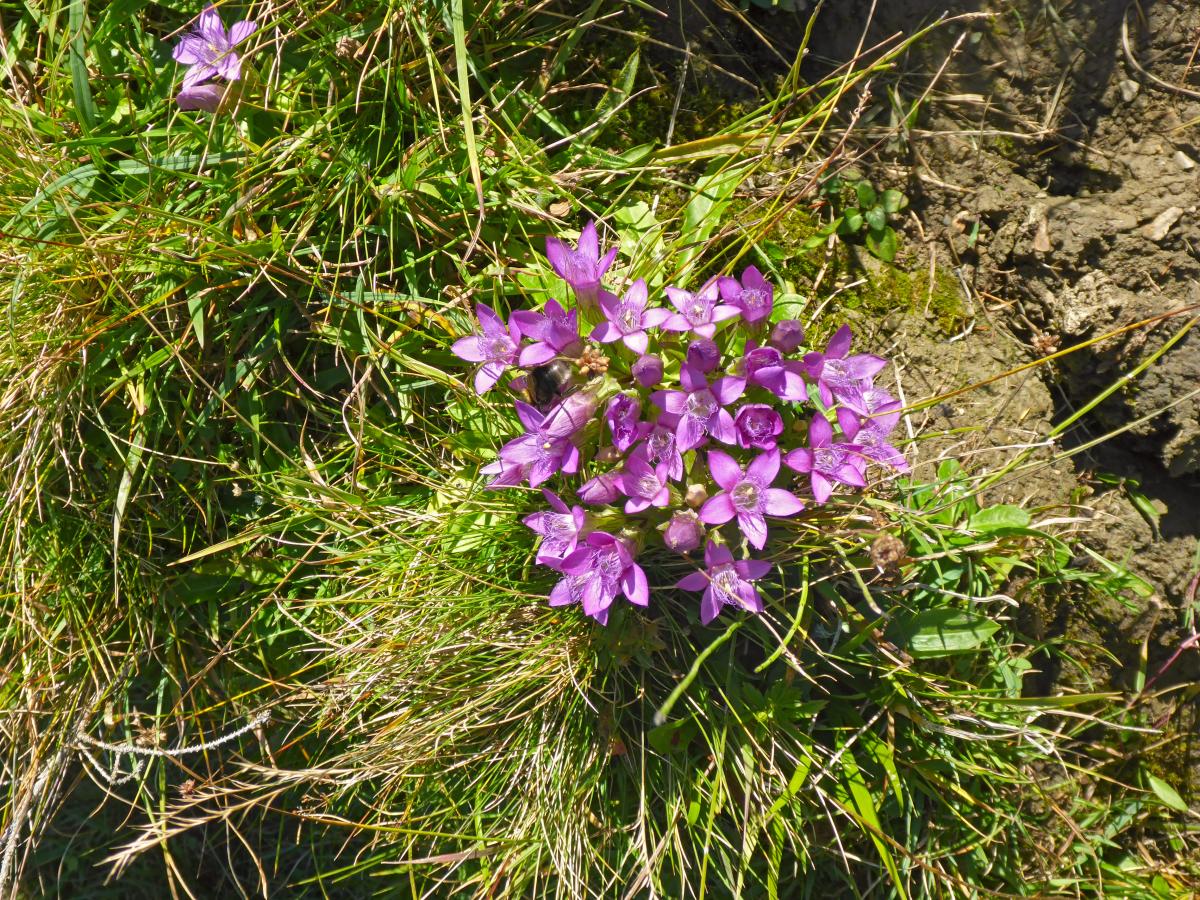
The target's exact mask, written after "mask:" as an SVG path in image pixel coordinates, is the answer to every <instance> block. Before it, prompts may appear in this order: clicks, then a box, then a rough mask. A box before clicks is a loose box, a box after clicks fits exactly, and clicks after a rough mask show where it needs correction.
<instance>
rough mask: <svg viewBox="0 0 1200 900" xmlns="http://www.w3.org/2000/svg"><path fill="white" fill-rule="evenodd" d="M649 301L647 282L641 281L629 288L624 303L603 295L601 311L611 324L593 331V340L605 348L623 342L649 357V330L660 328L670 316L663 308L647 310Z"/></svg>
mask: <svg viewBox="0 0 1200 900" xmlns="http://www.w3.org/2000/svg"><path fill="white" fill-rule="evenodd" d="M648 300H649V294H648V293H647V291H646V282H645V281H644V280H642V279H641V278H639V279H638V280H637V281H635V282H634V283H633V284H631V285H630V286H629V290H627V291H626V292H625V296H624V297H622V298H621V299H620V300H618V299H617V298H616V297H614V296H613V295H612V294H610V293H608V291H601V292H600V311H601V312H603V313H604V318H605V319H606V320H607V321H604V322H601V323H600V324H599V325H597V326H596V327H595V329H593V331H592V340H594V341H599V342H600V343H602V344H609V343H612V342H613V341H616V340H620V341H622V342H623V343H624V344H625V346H626V347H628V348H629V349H630V350H632V351H633V352H634V353H639V354H641V353H645V352H646V348H647V347H649V346H650V338H649V336H648V335H647V334H646V329H647V328H657V327H658V326H659V325H661V324H662V323H663V322H664V321H666V319H667V316H668V315H670V314H669V313H668V312H667V311H666V310H665V309H663V308H661V307H657V308H655V309H646V303H647V301H648Z"/></svg>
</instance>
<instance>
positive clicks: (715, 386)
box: [650, 363, 746, 452]
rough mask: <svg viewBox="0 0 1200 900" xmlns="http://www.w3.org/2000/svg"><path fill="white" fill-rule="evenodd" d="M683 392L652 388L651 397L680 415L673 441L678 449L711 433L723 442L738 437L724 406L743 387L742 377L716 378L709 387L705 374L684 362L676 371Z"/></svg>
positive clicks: (663, 406)
mask: <svg viewBox="0 0 1200 900" xmlns="http://www.w3.org/2000/svg"><path fill="white" fill-rule="evenodd" d="M679 381H680V383H681V384H682V385H683V390H682V391H655V392H654V393H653V394H651V395H650V399H651V400H653V401H654V403H655V404H656V405H657V406H658V407H659V408H660V409H663V410H665V411H666V412H668V413H670V414H671V415H673V416H678V417H679V424H678V425H676V426H675V442H676V446H677V447H678V448H679V450H680V452H683V451H685V450H691V449H692V448H694V447H699V446H700V445H701V444H702V443H703V442H704V436H705V435H706V434H710V435H712V436H713V437H715V438H716V439H717V440H718V441H720V442H721V443H723V444H732V443H735V442H736V440H737V435H736V434H735V432H734V430H733V417H732V416H731V415H729V412H728V411H727V410H725V409H724V408H723V407H725V406H727V405H729V404H730V403H732V402H733V401H734V400H736V399H737V398H738V397H740V396H742V391H744V390H745V389H746V382H745V381H744V380H743V379H741V378H733V377H726V378H718V379H717V380H716V381H714V382H713V383H712V385H711V386H710V385H709V383H708V380H707V379H706V378H705V377H704V375H703V374H702V373H701V372H700V371H699V370H697V369H695V368H693V367H692V366H689V365H687V364H686V363H685V364H684V366H683V367H682V369H681V370H680V373H679Z"/></svg>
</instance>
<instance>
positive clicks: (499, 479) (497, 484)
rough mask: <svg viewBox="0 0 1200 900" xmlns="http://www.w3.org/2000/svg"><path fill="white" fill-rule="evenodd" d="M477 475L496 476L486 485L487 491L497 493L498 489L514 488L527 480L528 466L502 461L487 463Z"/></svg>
mask: <svg viewBox="0 0 1200 900" xmlns="http://www.w3.org/2000/svg"><path fill="white" fill-rule="evenodd" d="M479 473H480V474H481V475H495V476H496V477H495V478H493V479H492V480H491V481H489V482H488V483H487V485H486V487H487V489H488V490H489V491H498V490H500V488H506V487H516V486H517V485H518V484H522V483H524V482H525V481H528V480H529V466H527V465H521V464H520V463H512V462H508V461H507V460H503V459H498V460H496V461H495V462H493V463H488V464H487V465H486V466H484V467H483V468H481V469H480V470H479Z"/></svg>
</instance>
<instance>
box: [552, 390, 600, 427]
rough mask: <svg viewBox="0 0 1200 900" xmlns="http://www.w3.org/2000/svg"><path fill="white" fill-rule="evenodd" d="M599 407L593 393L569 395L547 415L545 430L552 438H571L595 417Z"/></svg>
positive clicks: (578, 392) (579, 392)
mask: <svg viewBox="0 0 1200 900" xmlns="http://www.w3.org/2000/svg"><path fill="white" fill-rule="evenodd" d="M598 405H599V401H598V400H597V399H596V395H595V394H594V393H592V392H591V391H576V392H575V393H573V394H567V396H565V397H563V398H562V400H560V401H559V402H558V405H556V406H555V407H554V408H553V409H552V410H550V412H549V413H547V414H546V420H545V422H544V423H543V428H544V429H545V430H546V433H547V434H549V435H550V436H552V437H556V438H560V437H571V436H572V435H574V434H575V433H576V432H578V431H579V430H580V429H581V428H583V426H585V425H587V424H588V422H590V421H591V420H592V419H593V418H594V417H595V415H596V407H597V406H598Z"/></svg>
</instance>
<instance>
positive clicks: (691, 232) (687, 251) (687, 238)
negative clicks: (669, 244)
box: [679, 161, 747, 274]
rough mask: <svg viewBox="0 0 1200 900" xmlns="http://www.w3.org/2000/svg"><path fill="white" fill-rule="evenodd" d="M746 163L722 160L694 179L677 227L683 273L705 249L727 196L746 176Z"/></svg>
mask: <svg viewBox="0 0 1200 900" xmlns="http://www.w3.org/2000/svg"><path fill="white" fill-rule="evenodd" d="M746 169H747V167H746V166H745V165H740V166H730V165H728V164H727V163H726V162H724V161H721V162H719V163H716V164H714V165H712V166H710V167H709V171H708V172H707V173H706V174H705V175H703V176H702V177H701V178H700V180H699V181H697V182H696V187H695V190H694V191H693V192H692V198H691V199H690V200H688V202H687V206H685V207H684V208H683V223H682V225H681V226H680V229H679V244H680V252H679V270H680V273H681V274H682V273H686V272H687V271H689V270H690V269H691V268H692V267H693V266H694V265H695V263H696V260H697V259H698V258H699V257H700V254H701V253H703V252H704V248H705V244H706V243H707V242H708V239H709V237H710V236H711V235H712V233H713V231H714V230H715V229H716V227H717V225H719V224H720V223H721V216H722V215H723V214H724V212H725V208H726V207H727V206H729V199H730V198H731V197H732V196H733V192H734V191H735V190H737V186H738V185H739V184H741V183H742V179H744V178H745V177H746Z"/></svg>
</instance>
